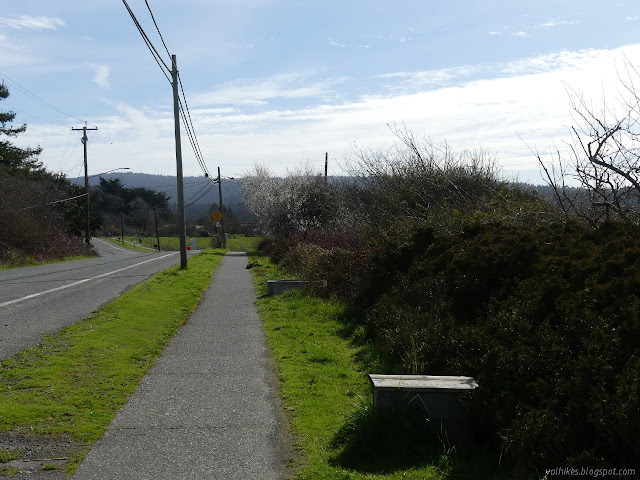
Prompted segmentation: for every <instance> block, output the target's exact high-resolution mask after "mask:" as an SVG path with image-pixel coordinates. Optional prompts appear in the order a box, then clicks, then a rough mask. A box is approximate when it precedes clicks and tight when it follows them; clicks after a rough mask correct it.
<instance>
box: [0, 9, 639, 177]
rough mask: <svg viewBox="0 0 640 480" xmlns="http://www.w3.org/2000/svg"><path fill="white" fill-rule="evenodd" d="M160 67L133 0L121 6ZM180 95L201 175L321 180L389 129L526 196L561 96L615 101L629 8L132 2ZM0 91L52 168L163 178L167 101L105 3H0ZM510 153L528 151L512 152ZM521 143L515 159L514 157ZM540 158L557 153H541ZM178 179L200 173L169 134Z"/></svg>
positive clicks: (167, 154)
mask: <svg viewBox="0 0 640 480" xmlns="http://www.w3.org/2000/svg"><path fill="white" fill-rule="evenodd" d="M128 4H129V6H130V7H131V9H132V10H133V12H134V14H135V16H136V17H137V18H138V20H139V22H140V24H141V25H142V28H143V29H144V31H145V32H146V33H147V34H148V36H149V38H150V39H151V41H152V42H153V44H154V45H155V46H156V47H157V49H158V51H160V52H162V53H163V59H164V61H165V62H166V63H167V64H170V59H169V58H168V55H167V54H166V52H165V50H164V47H163V46H162V42H161V40H160V38H159V36H158V34H157V32H156V30H155V27H154V25H153V22H152V20H151V17H150V14H149V10H148V9H147V5H146V3H145V1H144V0H128ZM148 4H149V6H150V7H151V10H152V11H153V14H154V16H155V20H156V21H157V24H158V26H159V28H160V31H161V33H162V35H163V37H164V40H165V42H166V45H167V47H168V49H169V51H170V52H171V53H172V54H176V55H177V60H178V68H179V70H180V75H181V79H182V83H183V86H184V89H185V92H186V98H187V102H188V105H189V108H190V112H191V117H192V121H193V124H194V127H195V132H196V135H197V138H198V142H199V145H200V149H201V150H202V153H203V157H204V161H205V162H206V164H207V166H208V169H209V170H210V171H212V172H215V169H216V167H218V166H220V167H221V169H222V172H223V175H229V176H241V175H242V174H243V173H244V172H247V171H248V170H249V169H250V168H251V167H252V165H254V164H255V163H260V164H265V165H268V166H269V167H270V168H271V169H272V170H273V171H274V172H278V173H284V172H285V171H286V170H287V169H288V168H295V167H296V166H297V165H299V164H301V163H305V162H308V163H309V164H311V165H313V166H314V167H315V166H317V168H318V171H321V170H322V168H323V165H324V156H325V152H329V159H330V162H329V163H330V165H329V172H330V173H333V174H339V173H340V172H341V170H340V165H344V163H345V161H346V159H348V158H349V157H350V156H352V155H353V152H354V146H357V147H359V148H365V149H377V148H381V149H386V148H389V147H390V146H391V145H392V144H393V141H394V138H393V134H392V132H391V131H390V128H389V126H388V125H389V124H402V123H404V125H405V126H406V127H407V128H409V129H410V130H411V131H413V132H414V133H415V134H416V135H418V136H423V135H424V136H427V137H430V138H431V139H432V140H433V141H435V142H441V141H446V142H447V143H448V144H449V145H450V146H451V147H453V148H455V149H462V148H470V149H475V148H483V149H487V150H489V151H490V152H492V153H493V154H495V155H496V156H497V157H498V159H499V162H500V164H501V165H502V166H503V168H504V171H505V173H506V174H507V175H509V176H512V177H517V178H519V179H520V180H523V181H531V182H536V183H540V176H539V172H538V166H537V160H536V158H535V156H534V155H533V154H532V153H531V151H530V150H529V147H532V148H534V149H536V150H538V151H540V152H541V153H544V152H545V151H546V150H548V149H549V147H550V146H551V145H555V146H558V145H562V141H563V139H567V138H568V127H569V126H570V125H571V124H572V123H573V120H572V117H571V115H570V108H569V102H568V96H567V92H566V90H567V88H571V89H574V90H576V91H580V92H584V95H585V97H586V98H588V99H590V100H593V102H594V104H597V103H598V102H600V101H601V99H602V97H603V95H604V96H605V97H607V98H610V97H611V98H613V97H615V96H616V89H617V86H616V82H615V80H616V76H617V74H616V70H617V69H618V70H619V69H620V68H624V59H625V58H626V59H627V60H628V61H630V62H631V63H635V64H638V63H640V33H638V32H640V2H637V0H633V1H632V0H606V1H605V2H603V1H602V0H598V1H595V0H534V1H527V2H525V1H521V0H448V1H444V2H442V1H441V2H435V1H430V0H394V1H391V0H366V1H363V0H339V1H338V0H237V1H231V0H225V1H223V0H181V1H180V2H175V1H171V2H170V1H168V0H148ZM0 81H4V83H5V84H6V85H7V87H8V88H9V90H10V94H11V95H10V97H9V98H8V99H7V100H6V101H3V102H1V103H0V109H2V110H3V111H5V110H11V111H14V112H16V113H17V119H16V122H18V123H27V124H28V130H27V133H25V134H23V135H21V136H20V137H19V139H18V140H17V141H16V143H18V144H20V145H30V146H36V145H40V146H41V147H42V148H43V153H42V156H41V160H42V161H43V162H44V163H45V165H46V166H47V167H48V168H49V169H50V170H52V171H60V172H64V173H66V174H67V175H69V176H76V175H78V174H79V173H80V172H81V170H80V169H81V164H82V145H81V143H80V137H81V133H80V132H75V131H72V130H71V128H72V127H74V128H79V127H82V126H83V125H84V122H85V121H86V122H88V126H89V127H90V128H92V127H97V128H98V130H97V131H96V132H90V133H89V171H90V172H89V173H90V174H95V173H101V172H105V171H108V170H111V169H114V168H118V167H129V168H130V169H131V170H132V171H136V172H146V173H157V174H175V153H174V139H173V104H172V90H171V85H170V83H169V81H168V80H167V78H165V76H164V75H163V72H162V70H161V69H160V67H159V66H158V65H157V64H156V62H155V61H154V59H153V57H152V56H151V54H150V52H149V50H148V49H147V47H146V45H145V43H144V41H143V39H142V37H141V35H140V34H139V32H138V30H137V28H136V27H135V25H134V23H133V21H132V19H131V17H130V16H129V14H128V12H127V9H126V8H125V5H124V3H123V2H121V1H116V0H109V1H107V0H92V1H89V2H76V1H71V0H57V1H55V2H52V1H51V0H23V1H21V2H5V5H3V8H2V12H1V13H0ZM525 142H526V144H525ZM527 144H528V145H529V147H528V146H527ZM553 148H555V147H553ZM183 151H184V171H185V174H186V175H202V169H201V167H200V166H199V164H198V162H197V161H196V158H195V156H194V154H193V151H192V150H191V147H190V145H189V142H188V140H187V139H186V137H185V138H183Z"/></svg>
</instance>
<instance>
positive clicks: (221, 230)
mask: <svg viewBox="0 0 640 480" xmlns="http://www.w3.org/2000/svg"><path fill="white" fill-rule="evenodd" d="M218 196H219V198H220V213H222V177H221V176H220V167H218ZM220 245H222V247H223V248H224V247H226V246H227V242H226V238H225V236H224V216H223V217H222V218H221V219H220Z"/></svg>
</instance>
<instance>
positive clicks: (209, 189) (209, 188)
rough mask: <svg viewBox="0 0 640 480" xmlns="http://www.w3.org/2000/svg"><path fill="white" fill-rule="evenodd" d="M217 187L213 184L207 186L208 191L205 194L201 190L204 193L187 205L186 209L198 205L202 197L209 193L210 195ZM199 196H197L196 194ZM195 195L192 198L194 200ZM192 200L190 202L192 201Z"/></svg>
mask: <svg viewBox="0 0 640 480" xmlns="http://www.w3.org/2000/svg"><path fill="white" fill-rule="evenodd" d="M215 186H216V184H211V185H209V186H207V188H206V190H205V191H204V192H202V190H200V191H201V192H202V194H201V195H199V196H198V197H197V198H196V199H195V200H193V201H192V202H189V203H187V204H186V205H185V206H184V207H185V208H187V207H190V206H191V205H193V204H194V203H196V202H197V201H198V200H200V199H201V198H202V197H204V196H205V195H206V194H207V193H209V192H210V191H211V190H213V188H214V187H215ZM196 195H197V194H196ZM194 197H195V195H193V196H192V197H191V198H194ZM191 198H190V199H189V200H191ZM189 200H187V201H189Z"/></svg>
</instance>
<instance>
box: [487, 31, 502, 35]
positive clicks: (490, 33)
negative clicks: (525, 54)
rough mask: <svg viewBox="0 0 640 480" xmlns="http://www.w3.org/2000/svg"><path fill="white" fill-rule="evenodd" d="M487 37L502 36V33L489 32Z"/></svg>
mask: <svg viewBox="0 0 640 480" xmlns="http://www.w3.org/2000/svg"><path fill="white" fill-rule="evenodd" d="M489 35H491V36H496V35H498V36H499V35H502V32H489Z"/></svg>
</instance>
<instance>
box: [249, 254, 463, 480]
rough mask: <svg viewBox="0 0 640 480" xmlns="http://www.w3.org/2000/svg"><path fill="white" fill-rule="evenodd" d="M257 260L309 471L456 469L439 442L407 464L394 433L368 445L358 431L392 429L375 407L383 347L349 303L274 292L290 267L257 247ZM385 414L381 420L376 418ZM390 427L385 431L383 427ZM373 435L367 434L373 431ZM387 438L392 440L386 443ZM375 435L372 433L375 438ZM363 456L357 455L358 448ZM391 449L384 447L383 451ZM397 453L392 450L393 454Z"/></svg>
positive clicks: (320, 475)
mask: <svg viewBox="0 0 640 480" xmlns="http://www.w3.org/2000/svg"><path fill="white" fill-rule="evenodd" d="M252 253H253V255H252V256H251V257H250V266H251V270H252V272H253V274H254V281H255V284H256V289H257V291H258V294H259V295H260V296H261V298H260V299H259V300H258V301H257V307H258V311H259V313H260V317H261V319H262V321H263V323H264V328H265V332H266V334H267V339H268V345H269V348H270V350H271V352H272V355H273V358H274V360H275V362H276V366H277V367H276V368H277V373H278V378H279V382H280V394H281V397H282V400H283V404H284V408H285V410H286V412H287V414H288V418H289V421H290V428H291V432H292V435H293V436H294V438H295V439H296V445H295V450H296V452H298V456H297V461H296V469H297V475H298V476H299V478H302V479H365V478H367V479H399V478H403V479H407V478H410V479H427V480H428V479H440V478H445V477H447V476H448V475H449V474H450V472H451V462H450V455H449V452H447V451H446V450H445V449H443V448H439V447H438V446H437V445H436V447H435V449H434V448H431V446H429V448H430V450H429V455H428V456H426V457H425V458H424V459H422V460H421V461H420V460H418V461H416V458H415V455H413V456H411V460H412V461H413V464H411V462H409V464H407V463H406V462H405V463H404V464H401V465H399V463H398V460H404V458H397V456H394V454H395V453H397V451H398V448H400V449H402V448H403V446H404V444H403V443H402V442H401V443H400V444H399V445H398V446H397V448H396V449H394V450H392V451H389V452H386V455H385V452H384V450H385V449H384V447H385V446H386V445H387V444H388V439H387V440H385V439H384V438H382V442H381V443H380V444H379V445H372V446H371V448H369V446H366V447H367V448H360V446H359V445H358V442H360V438H359V437H358V435H360V434H363V431H364V430H366V429H369V430H370V431H373V433H372V434H369V433H368V432H364V434H363V436H364V437H366V436H367V435H369V436H373V437H374V440H375V439H376V438H377V437H376V435H377V436H378V437H384V435H385V434H386V430H384V429H385V427H386V426H387V425H385V424H383V425H380V422H377V420H378V419H377V418H376V416H375V414H374V412H372V393H371V388H370V386H369V381H368V378H367V373H371V371H370V369H374V370H377V369H380V368H382V366H381V363H380V360H379V358H378V357H377V355H376V354H375V352H374V351H373V350H372V349H371V347H370V346H369V345H367V344H366V343H364V342H358V341H357V340H358V332H357V331H356V332H351V331H349V329H348V328H347V327H346V326H345V322H344V318H343V317H344V315H345V309H346V307H345V305H344V303H343V302H341V301H339V300H336V299H321V298H315V297H313V296H312V295H310V294H307V293H305V292H300V291H292V292H287V293H285V294H284V295H280V296H274V297H266V296H265V293H266V281H267V280H270V279H276V278H285V277H286V275H285V273H284V272H282V271H281V270H280V269H279V268H278V267H277V266H274V265H272V264H271V263H270V262H269V260H268V259H267V258H266V257H264V256H260V255H259V252H255V251H253V252H252ZM376 422H377V423H376ZM380 431H382V435H381V434H380ZM365 442H366V439H365ZM385 442H386V443H385ZM369 443H371V441H370V440H369ZM358 448H359V449H360V450H359V451H358V453H360V454H361V457H360V458H358V459H357V461H354V459H353V458H352V457H353V454H352V453H351V452H352V450H356V451H357V450H358ZM381 451H382V452H383V454H382V455H381V454H380V452H381ZM390 455H391V456H390Z"/></svg>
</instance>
